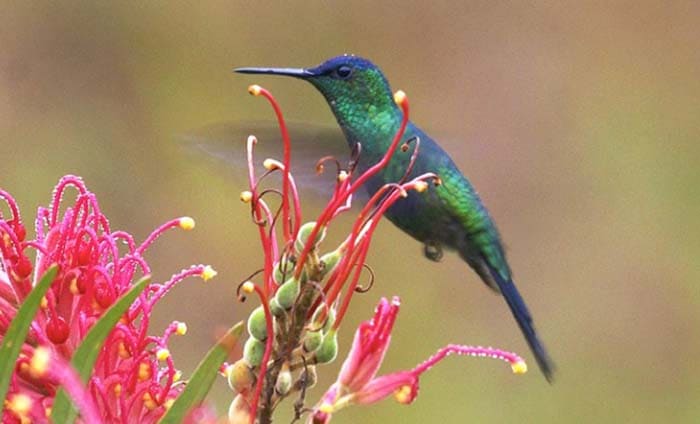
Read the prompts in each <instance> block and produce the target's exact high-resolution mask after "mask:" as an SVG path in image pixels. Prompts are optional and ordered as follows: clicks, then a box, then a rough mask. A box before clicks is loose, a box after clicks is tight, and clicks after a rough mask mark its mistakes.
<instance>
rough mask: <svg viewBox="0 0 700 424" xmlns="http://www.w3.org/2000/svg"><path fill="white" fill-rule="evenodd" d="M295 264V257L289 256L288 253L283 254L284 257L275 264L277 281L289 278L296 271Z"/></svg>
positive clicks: (280, 281)
mask: <svg viewBox="0 0 700 424" xmlns="http://www.w3.org/2000/svg"><path fill="white" fill-rule="evenodd" d="M294 265H295V262H294V259H293V258H289V257H287V255H284V256H282V259H280V261H279V262H277V264H276V265H275V273H274V278H275V281H276V282H277V283H278V284H279V283H282V282H283V281H285V280H286V279H287V278H289V277H290V276H291V275H292V273H293V272H294Z"/></svg>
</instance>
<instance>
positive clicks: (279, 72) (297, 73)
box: [233, 68, 316, 79]
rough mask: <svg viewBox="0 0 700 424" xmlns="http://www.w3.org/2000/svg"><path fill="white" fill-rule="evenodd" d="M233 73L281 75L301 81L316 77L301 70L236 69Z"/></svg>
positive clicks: (309, 72)
mask: <svg viewBox="0 0 700 424" xmlns="http://www.w3.org/2000/svg"><path fill="white" fill-rule="evenodd" d="M233 71H234V72H238V73H240V74H268V75H282V76H287V77H295V78H301V79H306V78H309V77H313V76H315V75H316V74H315V73H313V72H311V71H310V70H308V69H303V68H236V69H234V70H233Z"/></svg>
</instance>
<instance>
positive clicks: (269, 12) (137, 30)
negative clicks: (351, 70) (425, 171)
mask: <svg viewBox="0 0 700 424" xmlns="http://www.w3.org/2000/svg"><path fill="white" fill-rule="evenodd" d="M457 3H458V2H431V3H430V5H428V4H427V3H424V2H419V1H403V2H394V3H393V4H391V3H389V2H387V3H385V4H381V5H380V4H376V3H375V2H305V3H298V4H277V5H272V4H267V3H266V4H261V5H252V4H250V3H249V2H240V3H236V2H224V1H219V2H207V3H203V4H199V5H197V6H194V5H188V4H185V3H183V2H151V3H149V4H142V3H137V2H134V3H131V4H128V3H126V2H112V3H109V4H107V3H106V2H104V4H98V2H84V3H70V2H63V3H61V4H60V5H59V4H58V3H56V4H52V5H49V4H42V3H36V4H33V3H31V2H23V3H19V2H17V3H16V4H14V5H10V4H5V5H4V7H3V8H2V9H3V11H2V17H0V158H1V159H0V187H2V188H4V189H6V190H8V191H10V192H11V193H13V194H14V195H15V196H16V198H17V200H18V201H19V202H20V205H21V207H22V209H23V211H24V217H25V220H27V221H28V222H32V221H33V214H34V211H35V210H36V207H37V206H38V205H45V204H46V203H47V202H48V200H49V195H50V192H51V189H52V187H53V186H54V184H55V183H56V182H57V181H58V179H59V178H60V176H62V175H64V174H67V173H75V174H79V175H81V176H82V177H84V178H85V180H86V181H87V183H88V186H89V187H90V188H91V190H92V191H94V192H95V193H97V195H98V197H99V199H100V201H101V206H102V209H103V211H104V212H105V213H106V214H107V215H108V216H109V217H110V218H111V223H112V225H113V227H114V228H116V229H125V230H127V231H130V232H132V233H134V234H135V235H136V236H137V238H139V239H143V238H144V237H145V236H146V235H147V234H148V233H149V232H150V231H151V229H153V228H154V227H156V226H158V225H159V224H160V223H162V222H164V221H166V220H168V219H170V218H172V217H176V216H180V215H191V216H193V217H195V218H196V219H197V228H196V230H195V231H194V232H191V233H183V232H172V233H170V234H168V235H167V236H166V237H164V238H162V239H160V240H159V241H158V242H157V244H156V246H155V247H154V248H153V249H152V250H151V252H150V256H149V258H150V261H151V264H152V266H153V267H154V270H155V277H156V278H158V279H161V280H162V279H166V278H167V277H168V276H169V275H170V274H171V273H173V272H176V271H178V270H179V269H180V268H183V267H185V266H188V265H189V264H191V263H199V262H203V263H209V264H212V265H213V266H214V267H215V268H216V269H217V270H218V271H219V277H217V278H216V279H215V280H212V282H211V283H207V284H203V283H201V282H200V281H195V280H192V281H187V282H186V283H184V284H182V285H181V286H179V287H178V288H177V289H176V290H175V291H174V292H172V293H171V294H169V296H168V297H167V298H166V300H165V302H163V304H162V305H161V307H160V310H159V315H158V318H159V320H158V321H157V322H156V323H155V327H154V330H156V331H158V332H159V331H161V329H162V328H163V326H164V325H165V323H166V322H169V321H170V320H173V319H179V320H185V321H186V322H187V323H188V324H189V328H190V331H189V333H188V334H187V336H186V337H184V338H179V339H177V340H175V341H174V346H173V351H174V355H175V359H176V363H177V364H178V365H179V366H180V367H181V368H182V369H183V370H184V371H185V374H187V373H188V372H190V371H191V370H192V368H193V366H194V365H195V364H196V361H197V359H198V358H199V357H201V356H202V355H203V353H204V352H205V351H206V350H207V349H208V347H209V345H210V344H211V342H212V337H213V334H214V332H215V329H216V328H218V327H220V326H224V325H230V324H232V323H233V322H235V321H236V320H239V319H243V318H244V317H245V316H246V315H247V313H248V312H249V311H250V310H251V309H252V308H253V307H254V304H253V302H249V303H247V304H239V303H237V302H236V300H235V296H234V289H235V284H236V283H237V282H238V281H239V280H240V279H242V278H245V276H246V275H248V274H249V273H250V272H252V271H254V270H255V268H257V266H258V264H261V263H262V259H261V255H260V252H259V249H258V244H257V240H256V231H255V228H254V227H253V225H251V224H249V223H248V222H249V221H248V211H247V209H246V207H245V206H244V205H242V204H241V203H240V202H239V201H238V193H239V192H240V190H241V189H242V187H243V181H240V180H236V179H235V178H231V177H229V175H228V173H227V172H226V170H225V169H222V168H221V167H220V166H217V165H216V164H213V163H209V162H208V161H206V160H202V158H201V157H200V156H196V155H192V154H191V153H188V152H187V151H184V150H182V149H181V148H180V146H178V144H177V143H176V142H175V141H174V140H175V138H176V137H175V136H176V135H177V134H181V133H183V132H186V131H188V130H190V129H192V128H197V127H202V126H204V125H206V124H210V123H213V122H220V121H231V120H246V119H249V120H260V119H270V118H271V117H272V115H271V111H270V110H269V108H268V107H267V105H265V103H264V102H263V101H262V100H260V99H252V98H250V97H249V96H248V95H247V94H246V91H245V88H246V86H247V85H248V84H250V83H252V82H258V83H262V84H264V85H265V86H266V87H268V88H269V89H271V90H273V92H274V93H276V95H277V97H278V99H279V101H280V102H281V103H282V105H283V107H284V109H285V110H286V113H287V115H288V116H289V117H290V118H291V119H295V120H303V121H310V122H316V123H333V122H334V121H333V118H332V116H331V114H330V112H329V110H328V108H327V106H326V105H325V104H324V101H323V99H322V98H321V96H320V95H318V94H317V93H316V92H315V91H314V90H313V89H312V88H311V86H309V85H307V84H304V83H302V82H297V81H291V80H284V79H273V78H255V79H254V78H251V77H249V76H241V75H234V74H232V73H231V69H232V68H233V67H236V66H266V65H269V66H311V65H315V64H317V63H319V62H321V61H322V60H323V59H325V58H327V57H329V56H333V55H336V54H340V53H345V52H351V53H356V54H359V55H362V56H366V57H369V58H371V59H373V60H374V61H375V62H376V63H378V64H379V65H380V66H382V68H383V70H384V71H385V73H386V74H387V75H388V77H389V79H390V80H391V82H392V85H393V87H394V88H395V89H396V88H402V89H404V90H405V91H406V92H407V93H408V94H409V96H410V99H411V103H412V110H413V117H414V120H415V121H416V122H418V123H419V124H421V125H423V126H424V127H426V128H428V129H431V130H434V132H435V133H436V134H445V135H446V136H445V138H444V139H443V140H442V141H443V143H444V145H445V146H446V147H447V149H448V150H449V151H450V152H452V154H453V156H454V158H455V160H456V162H457V163H458V164H459V165H460V166H461V168H462V169H463V170H464V171H465V172H466V174H467V175H468V176H469V177H470V178H471V179H472V181H473V183H474V184H475V185H476V186H477V187H478V189H479V191H480V193H481V194H482V196H483V198H484V200H485V201H486V203H487V205H488V206H489V207H490V210H491V212H492V214H493V216H494V217H495V218H496V220H497V222H498V223H499V226H500V228H501V231H502V233H503V235H504V238H505V241H506V243H507V245H508V247H509V257H510V261H511V264H512V266H513V268H514V270H515V273H516V277H517V281H518V282H519V285H520V287H521V290H522V292H523V295H524V296H525V298H526V300H527V301H528V303H529V305H530V308H531V309H532V311H533V313H534V316H535V319H536V323H537V325H538V328H539V330H540V332H541V333H542V336H543V337H544V338H545V340H546V342H547V344H548V346H549V348H550V349H551V352H552V355H553V356H554V358H555V359H556V361H557V363H558V365H559V374H558V379H557V382H556V384H554V385H553V386H549V385H548V384H546V382H545V381H544V379H543V378H542V377H541V375H540V374H539V373H538V371H537V369H536V366H535V364H534V361H532V359H531V356H530V352H529V351H528V349H527V346H526V345H525V343H524V340H523V338H522V337H521V335H520V332H519V331H518V329H517V326H516V325H515V323H514V321H513V320H512V318H511V317H510V314H509V313H508V311H507V308H506V306H505V304H504V302H503V301H502V299H500V298H499V297H497V296H494V295H492V294H491V293H489V292H488V290H486V289H485V288H484V287H482V285H481V283H479V282H477V278H476V277H475V275H474V274H473V273H472V272H471V271H469V270H468V269H467V268H466V267H465V266H464V265H463V264H462V263H461V262H460V261H459V260H458V259H456V258H454V257H451V256H450V257H448V258H446V260H445V261H444V262H443V263H442V264H440V265H437V264H433V263H430V262H428V261H425V260H423V258H422V257H421V256H422V255H421V249H420V248H419V245H418V244H417V243H415V242H412V241H410V240H409V239H407V238H405V237H404V236H403V235H402V234H401V233H400V232H399V231H398V230H396V229H395V228H393V227H392V226H391V225H390V224H389V223H386V224H385V225H383V226H381V227H380V230H379V232H378V234H377V238H376V241H375V243H374V245H373V248H372V251H371V253H370V256H369V263H370V264H371V265H372V266H373V268H374V269H375V271H376V273H377V278H378V281H377V284H376V286H375V287H374V289H373V290H372V291H370V293H369V294H367V295H365V296H358V297H357V299H356V300H355V303H354V306H353V308H352V314H351V316H349V317H348V318H347V321H346V324H345V326H344V330H345V331H344V333H343V334H342V338H341V343H342V345H341V352H342V353H341V355H342V354H344V353H345V352H346V351H347V348H348V346H349V343H350V340H351V334H352V331H353V328H354V326H355V325H356V324H357V323H358V322H359V321H360V320H362V319H366V318H368V317H369V316H370V315H371V313H372V308H373V307H374V305H375V304H376V301H377V299H378V298H379V297H380V296H390V295H393V294H399V295H401V297H402V300H403V303H402V308H403V309H402V312H401V314H400V317H399V320H398V323H397V328H396V330H395V332H394V338H393V344H392V347H391V349H390V351H389V354H388V357H387V361H386V362H385V364H384V367H383V368H382V372H391V371H395V370H398V369H404V368H410V367H413V366H414V365H415V364H416V363H417V362H419V361H422V360H423V359H424V358H426V357H427V356H429V355H430V354H432V353H433V352H434V351H435V350H436V349H437V348H438V347H440V346H442V345H444V344H447V343H465V344H483V345H493V346H498V347H502V348H505V349H509V350H514V351H517V352H519V353H521V354H522V355H524V356H525V357H526V358H527V359H528V360H529V362H530V365H531V372H530V373H528V374H526V375H525V376H515V375H512V374H511V373H510V371H509V370H508V369H507V366H504V365H503V364H500V363H497V362H495V361H489V360H478V359H472V358H458V357H452V358H449V359H447V360H446V361H445V362H443V363H442V364H441V365H440V366H438V367H436V368H434V369H433V370H431V371H430V372H429V373H427V374H425V375H424V377H423V378H422V379H421V392H420V396H419V397H418V399H417V401H416V402H415V404H413V405H412V406H409V407H406V406H402V405H399V404H397V403H396V402H393V401H391V400H387V401H384V402H383V403H381V404H379V405H374V406H370V407H355V408H352V409H349V410H346V411H342V412H341V413H339V414H338V416H337V422H338V423H351V422H404V423H413V422H415V423H424V422H441V423H445V424H447V423H463V422H504V423H505V422H683V421H685V422H691V421H695V420H697V419H698V417H700V406H698V405H699V403H698V399H699V396H700V366H698V357H699V356H700V355H699V354H700V337H699V336H698V325H700V312H698V310H699V308H700V295H699V293H700V292H699V290H698V280H699V279H700V267H699V266H698V261H697V257H698V255H700V236H699V234H700V224H699V221H698V216H699V215H700V193H699V190H698V185H699V184H700V172H699V167H698V165H699V164H700V123H699V122H700V120H699V119H698V111H700V78H698V75H700V53H698V52H699V51H700V29H699V26H698V22H700V4H699V3H697V2H691V1H688V2H680V1H679V2H622V1H617V2H578V1H568V2H539V3H536V4H529V5H524V4H522V3H521V2H495V3H494V2H490V1H484V2H471V1H470V2H464V4H457ZM318 208H319V205H318V204H316V205H314V204H307V216H313V215H315V213H316V211H317V210H318ZM343 222H345V224H347V222H348V221H347V220H346V221H343ZM342 228H344V227H343V226H342V223H341V225H340V226H339V227H337V228H336V231H337V234H338V236H340V235H341V233H342ZM397 240H399V241H400V242H397ZM339 362H340V361H338V363H336V364H334V365H332V366H327V367H324V368H323V369H321V373H322V375H323V379H322V381H321V383H320V384H319V386H318V387H317V388H316V389H315V390H314V391H313V392H312V393H310V394H309V400H310V401H311V402H315V401H316V400H317V399H318V397H319V396H320V394H321V393H322V392H323V391H324V390H325V388H326V387H327V386H328V384H330V382H331V381H332V380H333V378H334V376H335V374H336V372H337V368H338V366H339ZM210 399H211V400H212V401H213V402H215V404H216V406H217V407H218V408H219V411H220V412H221V413H222V414H223V413H224V411H225V410H226V405H227V401H228V400H229V399H230V393H229V392H228V389H227V387H226V384H225V382H224V380H223V379H221V380H220V381H218V382H217V385H216V387H215V389H214V391H213V392H212V396H211V397H210ZM282 408H283V409H285V410H287V411H285V413H284V414H280V419H279V421H280V422H286V420H287V419H288V417H290V416H291V415H290V414H289V413H288V412H289V411H291V402H289V403H288V404H287V405H286V406H283V407H282Z"/></svg>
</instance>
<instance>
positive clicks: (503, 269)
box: [235, 54, 554, 383]
mask: <svg viewBox="0 0 700 424" xmlns="http://www.w3.org/2000/svg"><path fill="white" fill-rule="evenodd" d="M235 72H239V73H243V74H269V75H280V76H288V77H294V78H298V79H302V80H304V81H308V82H309V83H311V84H312V85H313V86H314V87H315V88H316V89H317V90H318V91H320V92H321V94H322V95H323V96H324V97H325V99H326V101H327V102H328V105H329V106H330V108H331V110H332V112H333V114H334V115H335V118H336V120H337V122H338V125H339V126H340V128H341V130H342V132H343V135H344V136H345V138H346V140H347V143H348V146H349V147H350V149H351V151H355V149H356V148H357V146H356V145H357V144H358V143H360V148H361V154H360V155H359V158H358V159H357V167H358V168H359V170H360V171H363V170H366V169H367V168H369V167H370V166H372V165H373V164H375V163H376V162H378V161H379V160H380V159H381V158H382V156H383V155H384V154H385V152H386V151H387V150H388V148H389V145H390V144H391V140H392V138H393V136H394V134H395V133H396V132H397V130H398V128H399V125H400V123H401V119H402V112H401V110H400V109H399V107H398V106H397V105H396V103H395V102H394V98H393V94H392V90H391V87H390V85H389V82H388V80H387V79H386V77H385V76H384V74H383V73H382V71H381V70H380V69H379V67H377V66H376V65H375V64H373V63H372V62H371V61H369V60H367V59H364V58H361V57H359V56H354V55H347V54H346V55H341V56H337V57H333V58H331V59H328V60H327V61H325V62H323V63H322V64H320V65H318V66H316V67H313V68H251V67H246V68H237V69H235ZM409 140H415V141H417V143H412V144H413V146H412V148H413V149H415V148H418V149H419V150H418V153H417V156H416V157H415V158H414V162H413V166H412V167H411V170H410V173H409V175H408V178H413V177H416V176H418V175H421V174H423V173H426V172H433V173H435V174H437V175H438V176H439V178H440V180H441V184H439V185H436V187H435V188H434V189H431V190H427V191H425V192H423V193H417V192H414V191H411V192H410V193H409V194H408V197H407V198H405V199H403V200H402V201H400V202H396V203H395V204H394V205H393V206H392V207H391V208H389V209H388V210H387V212H386V213H385V216H386V217H387V218H388V219H389V220H390V221H391V222H392V223H394V224H395V225H396V226H397V227H399V228H400V229H401V230H403V231H404V232H405V233H407V234H408V235H410V236H411V237H413V238H414V239H416V240H418V241H419V242H420V243H422V244H423V253H424V255H425V257H426V258H428V259H429V260H431V261H435V262H439V261H440V260H441V259H442V256H443V250H448V251H456V252H457V254H458V255H459V256H460V258H462V259H463V260H464V261H465V262H466V263H467V264H468V265H469V266H470V267H471V268H472V269H473V270H474V271H475V272H476V273H477V274H478V276H479V277H480V278H481V280H482V281H483V282H484V283H485V284H486V285H487V286H488V287H489V288H491V289H492V290H494V291H495V292H497V293H500V294H501V295H503V297H504V298H505V300H506V303H507V304H508V307H509V308H510V311H511V312H512V314H513V317H514V318H515V320H516V322H517V323H518V326H519V327H520V330H521V331H522V333H523V335H524V336H525V340H526V341H527V343H528V345H529V347H530V349H531V350H532V353H533V355H534V356H535V359H536V361H537V364H538V365H539V368H540V370H541V371H542V373H543V374H544V376H545V378H546V379H547V381H549V382H550V383H551V382H552V381H553V376H554V364H553V362H552V360H551V359H550V357H549V355H548V354H547V350H546V349H545V347H544V345H543V344H542V342H541V341H540V339H539V338H538V336H537V332H536V331H535V327H534V324H533V320H532V315H531V314H530V312H529V310H528V308H527V306H526V304H525V301H524V300H523V298H522V296H521V295H520V293H519V292H518V289H517V288H516V286H515V282H514V281H513V276H512V272H511V269H510V266H509V265H508V261H507V260H506V255H505V251H504V248H503V243H502V242H501V237H500V235H499V232H498V229H497V228H496V224H495V223H494V221H493V219H492V218H491V216H490V215H489V212H488V210H487V209H486V207H485V206H484V204H483V202H482V201H481V199H480V198H479V195H478V194H477V192H476V190H475V189H474V187H473V186H472V184H471V183H470V182H469V180H467V178H466V177H465V176H464V174H463V173H462V172H461V171H460V170H459V168H458V167H457V165H456V164H455V163H454V161H453V160H452V158H451V157H450V155H449V154H448V153H447V152H446V151H445V150H443V148H442V147H440V145H439V144H438V143H437V142H436V141H435V140H434V139H433V138H431V137H430V136H429V135H428V134H426V133H425V132H423V131H422V130H421V129H420V128H419V127H418V126H416V125H415V124H414V123H413V122H409V124H408V126H407V127H406V131H405V134H404V139H403V140H402V141H403V142H408V141H409ZM411 156H412V154H411V152H407V153H403V154H401V152H399V151H398V150H397V151H396V152H395V153H394V155H393V156H392V159H391V161H390V162H389V165H388V166H386V167H385V168H384V169H382V170H381V171H380V172H379V173H377V174H376V175H375V176H374V177H373V178H371V179H370V180H369V181H368V182H367V183H366V188H367V190H368V192H369V194H370V196H371V195H373V194H374V193H375V192H376V191H377V190H379V189H380V188H381V187H382V186H383V185H385V184H388V183H394V182H396V181H399V180H400V179H402V178H404V177H406V176H405V175H404V174H405V173H406V169H408V168H409V163H410V160H411Z"/></svg>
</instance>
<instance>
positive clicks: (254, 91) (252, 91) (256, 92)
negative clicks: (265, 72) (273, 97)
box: [248, 84, 262, 96]
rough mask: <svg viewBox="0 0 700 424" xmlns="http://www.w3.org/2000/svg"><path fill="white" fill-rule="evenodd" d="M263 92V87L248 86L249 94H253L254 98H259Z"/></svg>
mask: <svg viewBox="0 0 700 424" xmlns="http://www.w3.org/2000/svg"><path fill="white" fill-rule="evenodd" d="M261 91H262V87H260V86H259V85H257V84H253V85H249V86H248V92H249V93H250V94H252V95H253V96H259V95H260V92H261Z"/></svg>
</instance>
